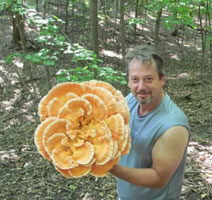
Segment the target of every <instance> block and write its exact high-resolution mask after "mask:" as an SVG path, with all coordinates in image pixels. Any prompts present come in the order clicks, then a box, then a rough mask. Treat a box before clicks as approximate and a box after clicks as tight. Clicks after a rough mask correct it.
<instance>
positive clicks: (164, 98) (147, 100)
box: [110, 46, 189, 200]
mask: <svg viewBox="0 0 212 200" xmlns="http://www.w3.org/2000/svg"><path fill="white" fill-rule="evenodd" d="M126 57H127V60H128V86H129V88H130V90H131V93H130V94H129V95H128V96H127V97H126V99H127V102H128V106H129V110H130V128H131V138H132V146H131V151H130V153H129V154H128V155H125V156H123V157H122V158H121V160H120V162H119V164H118V165H115V166H114V167H113V168H112V169H111V170H110V172H111V173H112V174H113V175H115V176H116V177H117V188H118V195H119V198H120V200H178V199H179V198H180V193H181V188H182V184H183V172H184V165H185V157H186V149H187V145H188V141H189V131H188V130H189V125H188V121H187V118H186V116H185V114H184V113H183V111H182V110H181V109H180V108H179V107H178V106H177V105H176V104H174V103H173V101H172V100H171V99H170V97H169V96H168V94H167V93H165V92H164V90H163V87H164V84H165V75H164V73H163V71H162V69H163V61H162V59H161V57H160V56H159V55H158V54H157V53H156V52H155V50H154V49H153V48H152V47H150V46H140V47H136V48H135V49H132V50H130V51H129V52H128V54H127V56H126Z"/></svg>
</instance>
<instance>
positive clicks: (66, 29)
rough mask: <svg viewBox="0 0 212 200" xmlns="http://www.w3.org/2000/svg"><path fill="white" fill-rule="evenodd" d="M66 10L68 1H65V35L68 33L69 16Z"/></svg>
mask: <svg viewBox="0 0 212 200" xmlns="http://www.w3.org/2000/svg"><path fill="white" fill-rule="evenodd" d="M68 8H69V0H66V8H65V9H66V24H65V33H67V32H68V23H69V21H68V16H69V13H68Z"/></svg>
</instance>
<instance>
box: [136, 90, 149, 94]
mask: <svg viewBox="0 0 212 200" xmlns="http://www.w3.org/2000/svg"><path fill="white" fill-rule="evenodd" d="M136 94H149V92H148V91H147V90H139V91H136Z"/></svg>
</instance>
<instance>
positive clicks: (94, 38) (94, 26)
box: [90, 0, 99, 55]
mask: <svg viewBox="0 0 212 200" xmlns="http://www.w3.org/2000/svg"><path fill="white" fill-rule="evenodd" d="M90 19H91V46H92V50H93V52H94V53H95V54H97V55H98V54H99V41H98V19H97V0H91V1H90Z"/></svg>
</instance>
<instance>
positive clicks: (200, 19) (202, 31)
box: [198, 5, 205, 75]
mask: <svg viewBox="0 0 212 200" xmlns="http://www.w3.org/2000/svg"><path fill="white" fill-rule="evenodd" d="M198 14H199V22H200V33H201V39H202V62H201V63H202V65H201V66H202V67H201V68H200V75H202V72H203V66H204V63H205V32H204V28H203V23H202V13H201V8H200V5H199V13H198Z"/></svg>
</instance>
